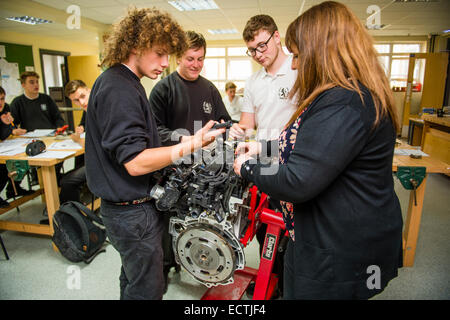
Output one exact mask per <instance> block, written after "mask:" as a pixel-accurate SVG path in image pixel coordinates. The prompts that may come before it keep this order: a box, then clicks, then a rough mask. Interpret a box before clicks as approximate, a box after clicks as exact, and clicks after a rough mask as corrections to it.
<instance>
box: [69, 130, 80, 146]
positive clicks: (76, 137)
mask: <svg viewBox="0 0 450 320" xmlns="http://www.w3.org/2000/svg"><path fill="white" fill-rule="evenodd" d="M80 134H81V133H77V132H76V133H73V134H71V135H70V138H71V139H72V140H73V142H76V143H78V144H81V137H80Z"/></svg>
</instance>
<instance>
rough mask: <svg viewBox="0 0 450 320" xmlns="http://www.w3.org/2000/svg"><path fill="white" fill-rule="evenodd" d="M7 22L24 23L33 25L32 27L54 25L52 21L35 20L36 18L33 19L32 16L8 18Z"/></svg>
mask: <svg viewBox="0 0 450 320" xmlns="http://www.w3.org/2000/svg"><path fill="white" fill-rule="evenodd" d="M6 20H11V21H16V22H22V23H26V24H32V25H36V24H42V23H53V21H50V20H45V19H41V18H35V17H31V16H22V17H9V18H6Z"/></svg>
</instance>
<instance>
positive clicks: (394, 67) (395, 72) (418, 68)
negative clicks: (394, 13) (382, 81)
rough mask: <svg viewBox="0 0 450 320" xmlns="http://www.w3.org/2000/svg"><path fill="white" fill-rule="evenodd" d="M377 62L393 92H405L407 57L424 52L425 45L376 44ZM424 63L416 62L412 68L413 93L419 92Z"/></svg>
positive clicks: (419, 43)
mask: <svg viewBox="0 0 450 320" xmlns="http://www.w3.org/2000/svg"><path fill="white" fill-rule="evenodd" d="M375 49H376V50H377V51H378V53H379V60H380V63H381V65H382V66H383V68H384V71H385V72H386V75H387V77H388V79H389V81H390V84H391V88H392V89H393V90H394V91H405V90H406V82H407V79H408V68H409V55H410V54H411V53H420V52H425V49H426V43H425V42H417V43H397V42H396V43H376V44H375ZM424 69H425V67H424V61H423V60H422V59H420V60H418V61H416V65H415V67H414V80H413V91H421V84H422V83H423V76H424Z"/></svg>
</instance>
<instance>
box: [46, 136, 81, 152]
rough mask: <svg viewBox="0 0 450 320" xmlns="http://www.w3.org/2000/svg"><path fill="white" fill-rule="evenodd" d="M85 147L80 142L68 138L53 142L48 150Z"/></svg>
mask: <svg viewBox="0 0 450 320" xmlns="http://www.w3.org/2000/svg"><path fill="white" fill-rule="evenodd" d="M82 148H83V147H82V146H80V145H79V144H78V143H76V142H75V141H73V140H72V139H67V140H64V141H57V142H53V143H52V144H51V145H50V146H49V147H48V148H47V150H78V149H82Z"/></svg>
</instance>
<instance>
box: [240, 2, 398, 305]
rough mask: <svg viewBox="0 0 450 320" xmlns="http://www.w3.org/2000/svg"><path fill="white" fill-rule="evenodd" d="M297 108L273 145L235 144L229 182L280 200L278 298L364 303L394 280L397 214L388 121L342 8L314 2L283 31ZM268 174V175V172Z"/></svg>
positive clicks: (365, 50) (371, 69)
mask: <svg viewBox="0 0 450 320" xmlns="http://www.w3.org/2000/svg"><path fill="white" fill-rule="evenodd" d="M286 46H287V47H288V49H289V50H290V51H291V52H292V54H293V62H292V68H294V69H297V70H298V77H297V81H296V83H295V85H294V87H293V88H292V90H291V97H293V98H294V99H296V101H297V105H298V109H297V111H296V113H295V114H294V115H293V116H292V118H291V119H290V121H289V123H288V124H287V125H286V127H285V130H284V131H283V132H282V133H281V135H280V137H279V140H278V141H277V143H278V146H279V164H277V165H278V168H275V169H274V165H273V164H272V165H267V164H266V165H265V164H263V163H262V162H260V161H256V160H254V159H249V157H250V156H251V155H254V154H256V153H260V154H261V155H267V152H266V150H269V148H268V146H269V145H270V142H266V141H260V142H250V143H244V144H241V145H240V146H239V147H238V150H237V152H238V153H239V152H241V151H245V153H244V154H242V155H240V156H239V157H238V158H237V159H236V161H235V171H236V173H237V174H240V175H242V177H244V178H246V179H248V180H249V181H251V182H253V183H255V184H256V185H257V186H258V188H259V189H260V191H262V192H265V193H267V194H268V195H269V196H270V197H272V198H273V199H277V200H279V201H280V204H281V207H282V214H283V218H284V221H285V224H286V229H287V230H288V231H289V235H290V240H289V244H288V249H287V252H286V255H285V272H284V298H285V299H368V298H370V297H372V296H373V295H375V294H377V293H380V292H381V291H382V290H383V289H384V288H385V287H386V285H387V283H388V282H389V281H390V280H391V279H392V278H395V277H396V276H397V269H398V267H400V266H401V261H402V225H403V223H402V216H401V209H400V205H399V201H398V199H397V196H396V194H395V191H394V183H393V177H392V158H393V152H394V146H395V138H396V128H398V120H397V116H396V109H395V106H394V103H393V98H392V93H391V90H390V88H389V83H388V80H387V79H386V76H385V74H384V71H383V69H382V67H381V66H380V64H379V62H378V58H377V53H376V51H375V49H374V47H373V42H372V39H371V37H370V35H369V34H368V33H367V31H366V30H365V29H364V27H363V26H362V24H361V23H360V21H359V20H358V18H357V17H356V16H355V15H354V14H353V13H352V12H351V11H350V10H349V9H348V8H347V7H346V6H345V5H343V4H340V3H337V2H323V3H321V4H319V5H316V6H314V7H312V8H310V9H309V10H307V11H306V12H304V13H303V14H302V15H301V16H299V17H298V18H297V19H295V20H294V21H293V22H292V23H291V24H290V25H289V28H288V30H287V33H286ZM268 166H269V167H268Z"/></svg>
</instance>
